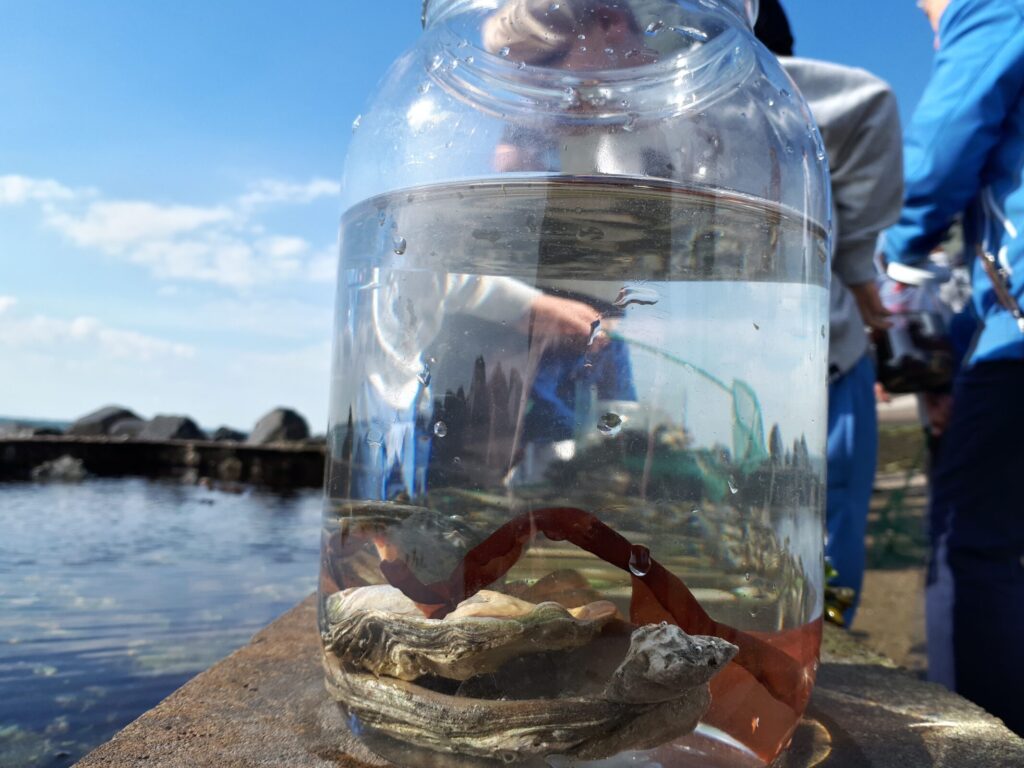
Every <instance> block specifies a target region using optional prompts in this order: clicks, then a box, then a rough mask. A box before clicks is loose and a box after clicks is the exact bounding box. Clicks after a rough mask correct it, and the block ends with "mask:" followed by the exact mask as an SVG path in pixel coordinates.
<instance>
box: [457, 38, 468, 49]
mask: <svg viewBox="0 0 1024 768" xmlns="http://www.w3.org/2000/svg"><path fill="white" fill-rule="evenodd" d="M468 45H469V40H467V39H466V38H462V39H461V40H459V45H458V47H459V48H465V47H467V46H468Z"/></svg>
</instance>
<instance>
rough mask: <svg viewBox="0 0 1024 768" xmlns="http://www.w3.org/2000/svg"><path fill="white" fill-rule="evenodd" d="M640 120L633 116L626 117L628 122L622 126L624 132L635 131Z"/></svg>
mask: <svg viewBox="0 0 1024 768" xmlns="http://www.w3.org/2000/svg"><path fill="white" fill-rule="evenodd" d="M624 106H625V105H624ZM638 119H639V118H638V117H637V116H636V115H633V114H630V115H626V122H624V123H623V124H622V130H624V131H635V130H636V124H637V120H638Z"/></svg>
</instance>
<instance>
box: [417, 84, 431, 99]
mask: <svg viewBox="0 0 1024 768" xmlns="http://www.w3.org/2000/svg"><path fill="white" fill-rule="evenodd" d="M429 90H430V83H428V82H426V81H423V82H422V83H420V84H419V86H417V88H416V93H418V94H420V95H421V96H422V95H423V94H424V93H426V92H427V91H429Z"/></svg>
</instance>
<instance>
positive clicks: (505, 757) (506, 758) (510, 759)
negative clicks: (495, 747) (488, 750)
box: [501, 752, 518, 765]
mask: <svg viewBox="0 0 1024 768" xmlns="http://www.w3.org/2000/svg"><path fill="white" fill-rule="evenodd" d="M517 759H518V758H517V757H516V753H515V752H502V753H501V762H503V763H506V764H508V765H511V764H512V763H514V762H515V761H516V760H517Z"/></svg>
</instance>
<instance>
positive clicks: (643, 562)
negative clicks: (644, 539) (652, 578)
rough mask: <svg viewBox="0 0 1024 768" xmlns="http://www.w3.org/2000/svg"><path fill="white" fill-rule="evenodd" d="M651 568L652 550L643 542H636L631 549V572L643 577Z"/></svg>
mask: <svg viewBox="0 0 1024 768" xmlns="http://www.w3.org/2000/svg"><path fill="white" fill-rule="evenodd" d="M650 570H651V550H649V549H648V548H647V547H645V546H644V545H643V544H634V545H633V546H632V547H631V548H630V550H629V572H630V573H632V574H633V575H634V576H641V577H642V576H646V575H647V572H648V571H650Z"/></svg>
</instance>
